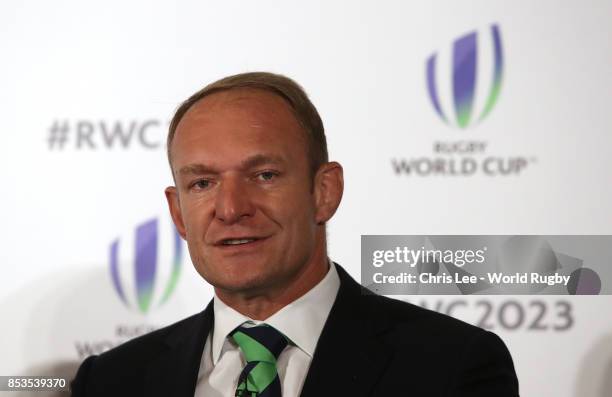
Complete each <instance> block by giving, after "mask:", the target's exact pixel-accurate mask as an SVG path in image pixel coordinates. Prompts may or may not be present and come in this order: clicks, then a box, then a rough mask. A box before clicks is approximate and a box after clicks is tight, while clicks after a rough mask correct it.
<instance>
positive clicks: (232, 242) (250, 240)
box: [214, 236, 268, 250]
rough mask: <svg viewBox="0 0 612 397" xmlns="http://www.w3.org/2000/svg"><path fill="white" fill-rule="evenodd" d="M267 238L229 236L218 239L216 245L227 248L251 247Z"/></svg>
mask: <svg viewBox="0 0 612 397" xmlns="http://www.w3.org/2000/svg"><path fill="white" fill-rule="evenodd" d="M267 238H268V237H253V236H241V237H228V238H223V239H220V240H218V241H217V242H216V243H215V244H214V245H215V247H218V248H222V249H225V250H232V249H243V248H251V247H256V246H258V245H259V244H260V243H262V242H263V241H264V240H266V239H267Z"/></svg>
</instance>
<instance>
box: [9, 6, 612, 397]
mask: <svg viewBox="0 0 612 397" xmlns="http://www.w3.org/2000/svg"><path fill="white" fill-rule="evenodd" d="M611 17H612V3H610V2H609V1H604V0H597V1H595V0H592V1H588V2H585V1H578V0H573V1H569V0H564V1H549V0H546V1H544V0H542V1H537V2H533V1H514V2H507V1H506V2H502V1H490V0H489V1H461V2H457V1H452V0H446V1H422V2H417V1H413V2H404V1H376V2H375V1H367V2H366V1H361V2H355V1H337V2H325V1H318V0H317V1H314V0H312V1H308V2H300V3H297V2H295V3H291V4H290V3H289V2H283V1H259V2H247V1H244V2H238V1H228V2H212V1H210V2H207V1H192V2H151V1H131V2H125V1H123V2H119V1H106V2H102V3H100V2H98V3H89V2H82V1H54V2H44V1H4V2H2V3H1V4H0V51H1V53H2V56H1V58H0V59H1V61H0V87H1V89H0V109H1V114H2V135H1V137H2V144H1V145H0V180H1V181H2V194H1V195H0V200H1V201H0V203H1V205H0V241H1V242H2V243H0V244H1V250H0V259H1V263H2V279H1V281H0V282H1V285H2V287H1V288H0V318H2V327H1V328H0V329H1V331H0V332H1V334H0V335H1V336H2V337H1V338H0V375H26V374H32V375H34V374H51V373H57V374H65V375H67V376H70V375H71V374H72V371H74V369H75V368H76V365H78V362H80V361H81V360H82V359H83V357H84V356H85V355H87V354H91V353H95V352H99V351H103V350H105V349H107V348H109V347H110V346H113V345H115V344H117V343H120V342H121V341H124V340H126V339H127V338H129V337H132V336H134V335H138V334H140V333H143V332H146V331H148V330H150V329H151V328H154V327H159V326H162V325H165V324H168V323H170V322H173V321H175V320H177V319H180V318H183V317H185V316H187V315H190V314H192V313H195V312H197V311H200V310H201V309H203V307H204V306H205V305H206V303H207V301H208V300H209V299H210V297H211V288H210V287H209V286H208V285H207V284H206V283H205V282H204V281H202V280H201V279H200V278H199V276H198V275H197V273H195V271H194V270H193V269H192V267H191V263H190V261H189V258H188V256H187V255H186V249H185V247H183V255H182V257H181V258H180V266H179V271H180V274H179V276H178V277H179V278H178V282H177V285H176V288H175V289H174V290H173V292H172V293H171V295H170V297H169V299H168V301H167V302H166V303H165V304H160V300H161V296H162V294H163V292H164V291H163V289H164V288H165V287H166V285H167V281H168V280H169V279H170V277H171V275H172V270H171V266H172V257H173V255H174V253H173V252H174V248H173V246H172V242H173V240H172V239H173V237H172V229H171V227H170V223H169V222H170V218H169V215H168V214H167V209H166V204H165V199H164V196H163V189H164V187H165V186H167V185H168V184H170V183H171V176H170V173H169V170H168V166H167V163H166V159H165V152H164V144H163V140H164V138H165V133H166V127H167V122H168V121H169V119H170V117H171V115H172V113H173V111H174V109H175V108H176V106H177V105H178V103H179V102H180V101H182V100H183V99H185V98H186V97H187V96H188V95H190V94H191V93H192V92H194V91H196V90H197V89H199V88H201V87H202V86H204V85H205V84H207V83H209V82H211V81H213V80H215V79H217V78H220V77H223V76H225V75H229V74H233V73H238V72H245V71H253V70H265V71H272V72H278V73H283V74H286V75H288V76H290V77H292V78H294V79H295V80H297V81H298V82H299V83H300V84H302V85H303V86H304V87H305V89H306V90H307V92H308V93H309V94H310V96H311V99H312V100H313V102H314V103H315V105H316V106H317V107H318V109H319V111H320V113H321V116H322V118H323V121H324V123H325V126H326V131H327V136H328V144H329V149H330V156H331V158H332V159H334V160H337V161H339V162H340V163H342V164H343V165H344V168H345V178H346V191H345V196H344V200H343V203H342V205H341V208H340V210H339V212H338V213H337V215H336V217H335V218H334V219H333V222H332V223H331V225H330V229H329V235H330V244H329V245H330V256H331V257H332V259H334V260H335V261H337V262H339V263H341V264H342V265H343V266H344V267H345V268H347V269H348V270H349V271H350V272H351V273H352V274H353V275H354V276H355V277H359V274H360V268H359V264H360V257H359V255H360V250H359V244H360V236H361V235H362V234H612V224H611V222H610V220H611V219H612V183H611V182H612V180H611V178H610V170H611V169H612V156H611V152H610V148H611V147H612V137H611V136H612V135H611V134H610V132H611V131H610V129H611V126H612V112H611V111H610V103H612V73H611V70H612V41H610V37H611V35H612V24H610V18H611ZM493 24H495V25H496V26H497V27H498V29H499V32H500V37H501V45H502V52H503V69H502V73H501V78H502V80H501V89H500V93H499V97H498V99H497V102H496V103H495V106H494V107H493V109H492V111H491V112H490V113H489V114H488V116H487V117H485V118H484V119H483V120H482V121H480V122H475V121H474V122H472V123H470V125H469V126H468V127H467V128H459V127H457V126H454V125H453V124H455V123H454V122H451V123H450V124H447V123H445V122H444V121H443V120H442V119H441V118H440V117H439V116H438V115H437V113H436V111H435V110H434V106H433V105H432V103H431V101H430V98H429V94H428V90H427V84H426V83H427V80H426V73H425V71H426V62H427V59H428V58H429V57H430V56H431V55H432V54H434V53H435V54H438V58H437V59H438V65H437V67H438V69H437V70H436V72H437V78H438V80H437V83H438V85H439V90H438V94H439V96H440V100H441V103H442V105H443V108H444V109H445V111H446V114H447V115H452V114H453V109H452V105H453V102H452V92H451V89H450V87H451V83H452V80H453V73H452V64H451V62H452V60H451V55H452V46H453V42H454V41H455V40H457V39H459V38H461V37H463V36H464V35H466V34H469V33H471V32H477V43H478V47H477V57H476V59H477V64H478V66H477V69H476V70H477V73H476V89H475V105H474V109H475V110H474V114H475V115H476V114H479V112H480V109H482V106H483V103H484V101H483V98H486V95H487V94H488V92H489V89H490V86H491V82H492V79H493V75H494V73H493V63H494V62H493V59H494V58H493V55H492V54H493V50H492V44H491V43H492V39H491V37H492V36H491V33H490V32H491V31H490V28H491V26H492V25H493ZM457 78H458V77H455V79H457ZM451 117H454V116H451ZM119 129H120V130H119ZM113 131H114V134H115V135H113ZM130 131H131V132H130ZM113 137H114V138H113ZM121 138H122V139H123V140H122V139H121ZM467 141H469V142H480V143H481V144H483V145H484V146H482V147H484V148H485V149H484V152H477V153H463V154H459V153H453V154H439V153H434V150H433V147H434V145H435V143H436V142H444V143H449V142H467ZM465 157H469V158H472V159H475V160H477V161H481V160H484V159H485V158H488V157H493V158H495V159H499V161H501V162H502V163H501V164H506V165H507V164H512V163H509V161H511V160H512V159H515V160H516V159H519V158H520V159H526V161H527V163H526V164H527V165H526V166H525V167H524V168H523V169H521V170H520V172H517V173H511V174H508V175H496V176H490V175H487V174H485V173H484V172H482V170H477V171H476V172H474V174H472V175H461V174H459V175H449V174H447V175H434V174H429V175H424V174H419V173H417V174H415V173H414V172H412V173H410V174H406V173H399V174H398V173H397V172H396V171H395V169H394V167H393V164H394V161H396V162H397V161H401V160H404V161H406V162H410V161H411V160H415V159H418V160H421V161H422V162H423V164H425V165H426V164H427V163H426V161H429V160H432V159H439V158H442V159H443V161H446V162H447V163H445V164H450V162H452V161H453V160H456V161H460V160H461V159H462V158H465ZM449 167H450V166H449ZM152 219H157V220H158V228H157V229H156V230H157V236H158V243H159V245H158V249H157V250H156V252H158V254H159V258H158V261H157V262H156V263H157V268H156V269H157V272H156V281H157V282H156V283H155V284H154V289H153V292H152V298H151V300H150V302H151V303H150V307H147V308H146V310H141V309H139V308H138V307H137V304H136V292H135V291H139V290H141V289H139V288H140V287H139V286H138V283H137V282H136V281H135V280H134V276H133V266H134V259H133V258H134V257H135V255H136V254H135V253H134V250H133V248H131V247H133V246H134V240H135V239H137V237H136V230H137V228H138V227H139V226H140V225H142V224H144V223H146V222H148V221H150V220H152ZM114 241H119V254H118V255H119V261H118V263H119V266H118V272H119V273H118V280H119V283H120V284H121V286H122V289H123V291H124V293H125V296H126V303H124V302H122V301H121V299H120V296H119V293H118V292H117V290H116V287H115V285H114V284H113V281H112V277H111V261H110V249H111V244H112V243H113V242H114ZM483 298H484V299H483ZM407 299H408V300H410V301H414V302H416V303H422V304H425V305H428V306H429V307H431V306H435V305H436V304H437V303H442V306H440V307H439V309H441V310H444V308H445V305H449V304H451V303H453V302H454V303H457V301H458V298H457V297H425V298H421V297H407ZM459 300H461V301H465V305H464V306H456V305H455V306H456V307H458V308H457V309H456V311H454V312H452V314H453V315H456V316H457V317H459V318H462V319H464V320H466V321H471V322H478V321H479V319H480V320H481V319H482V316H483V310H486V308H491V314H490V317H489V319H488V321H487V323H488V325H489V326H490V327H492V328H493V330H494V331H495V332H497V333H498V334H499V335H500V336H501V337H502V338H503V339H504V340H505V341H506V343H507V344H508V346H509V348H510V350H511V352H512V354H513V357H514V360H515V365H516V368H517V372H518V376H519V381H520V386H521V394H522V395H524V396H552V395H554V396H561V397H562V396H581V397H583V396H597V397H603V396H608V395H610V393H612V381H611V380H610V379H612V314H611V311H610V304H611V303H612V298H611V297H609V296H594V297H567V296H565V297H563V296H548V297H529V296H527V297H525V296H523V297H510V296H502V297H467V298H463V297H461V299H459ZM481 301H484V302H485V303H482V302H481ZM509 301H516V303H512V304H508V302H509ZM537 301H541V303H534V302H537ZM479 302H480V303H479ZM145 306H146V304H145ZM509 306H511V309H508V307H509ZM483 308H484V309H483ZM508 310H509V311H508ZM143 311H144V312H143ZM520 311H523V312H524V314H525V320H524V321H522V322H519V321H518V320H517V318H518V317H517V316H518V314H517V313H519V312H520ZM500 313H501V314H500ZM519 314H520V313H519ZM539 314H542V315H543V324H545V325H546V329H533V327H530V319H533V318H534V316H538V315H539ZM506 316H509V317H506ZM555 327H556V328H555ZM407 337H409V336H408V335H407Z"/></svg>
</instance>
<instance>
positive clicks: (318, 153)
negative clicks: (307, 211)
mask: <svg viewBox="0 0 612 397" xmlns="http://www.w3.org/2000/svg"><path fill="white" fill-rule="evenodd" d="M235 88H253V89H259V90H263V91H268V92H271V93H273V94H276V95H278V96H280V97H281V98H283V99H284V100H285V101H286V102H287V103H288V104H289V106H290V107H291V110H292V111H293V114H294V116H295V118H296V120H297V121H298V123H299V124H300V125H301V126H302V128H303V129H304V132H305V133H306V137H307V142H308V148H307V155H308V159H309V163H310V169H311V172H312V175H314V174H315V172H316V171H317V170H318V169H319V167H320V166H321V165H322V164H324V163H326V162H327V161H328V153H327V140H326V138H325V129H324V128H323V121H322V120H321V117H320V116H319V112H317V109H316V108H315V106H314V105H313V104H312V102H310V99H308V95H307V94H306V92H305V91H304V89H303V88H302V87H301V86H300V85H299V84H298V83H296V82H295V81H293V80H292V79H290V78H288V77H286V76H283V75H280V74H274V73H268V72H250V73H241V74H236V75H233V76H228V77H224V78H222V79H221V80H217V81H215V82H214V83H211V84H209V85H207V86H206V87H204V88H202V89H201V90H200V91H198V92H196V93H195V94H193V95H192V96H190V97H189V98H188V99H187V100H185V101H184V102H183V103H181V105H180V106H179V107H178V109H177V110H176V112H175V113H174V116H173V117H172V121H171V122H170V128H169V131H168V138H167V141H166V143H167V148H168V161H169V162H170V167H172V160H171V156H170V148H171V145H172V140H173V139H174V135H175V134H176V128H177V126H178V124H179V122H180V121H181V119H182V118H183V116H184V115H185V113H187V111H188V110H189V109H190V108H191V107H192V106H193V105H194V104H195V103H196V102H198V101H199V100H200V99H202V98H205V97H206V96H208V95H211V94H214V93H216V92H220V91H227V90H231V89H235Z"/></svg>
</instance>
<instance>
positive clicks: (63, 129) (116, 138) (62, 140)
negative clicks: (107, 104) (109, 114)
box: [47, 119, 168, 151]
mask: <svg viewBox="0 0 612 397" xmlns="http://www.w3.org/2000/svg"><path fill="white" fill-rule="evenodd" d="M167 127H168V122H165V121H161V120H158V119H144V120H127V121H122V120H85V119H80V120H62V119H56V120H53V122H52V123H51V126H50V127H49V129H48V130H47V145H48V147H49V150H64V149H66V148H69V149H73V150H89V151H96V150H113V149H124V150H125V149H130V148H133V147H140V148H143V149H146V150H155V149H160V148H161V149H163V148H164V147H165V143H164V140H165V137H166V131H167Z"/></svg>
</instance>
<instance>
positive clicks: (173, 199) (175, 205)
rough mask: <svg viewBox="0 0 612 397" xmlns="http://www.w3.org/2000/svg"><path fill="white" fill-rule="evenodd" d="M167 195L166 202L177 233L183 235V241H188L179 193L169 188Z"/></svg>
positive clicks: (174, 188)
mask: <svg viewBox="0 0 612 397" xmlns="http://www.w3.org/2000/svg"><path fill="white" fill-rule="evenodd" d="M164 192H165V193H166V200H167V201H168V208H169V209H170V215H171V216H172V221H173V222H174V226H176V231H177V232H178V234H180V235H181V237H182V238H183V240H185V239H186V237H185V236H186V235H187V234H186V232H185V223H184V222H183V214H182V212H181V203H180V201H179V196H178V191H177V190H176V187H174V186H168V187H167V188H166V190H165V191H164Z"/></svg>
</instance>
